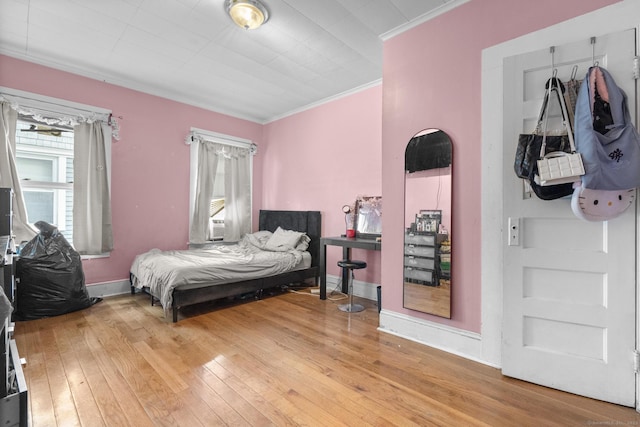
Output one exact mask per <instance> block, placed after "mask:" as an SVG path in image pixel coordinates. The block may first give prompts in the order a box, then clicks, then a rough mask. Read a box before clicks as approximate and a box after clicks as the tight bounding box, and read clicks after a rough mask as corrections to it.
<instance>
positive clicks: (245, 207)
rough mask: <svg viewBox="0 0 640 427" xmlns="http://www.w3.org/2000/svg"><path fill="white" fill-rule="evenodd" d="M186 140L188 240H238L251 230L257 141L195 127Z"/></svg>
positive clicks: (195, 242) (198, 242)
mask: <svg viewBox="0 0 640 427" xmlns="http://www.w3.org/2000/svg"><path fill="white" fill-rule="evenodd" d="M186 142H187V144H189V145H190V146H191V163H190V169H191V180H190V181H191V188H190V203H189V212H190V216H189V218H190V233H189V242H190V243H192V244H205V243H208V242H212V241H222V240H224V241H237V240H239V239H240V238H241V237H242V235H244V234H246V233H248V232H250V231H251V200H252V186H251V181H252V169H253V155H254V154H255V153H256V146H255V144H253V143H252V142H251V141H248V140H245V139H240V138H235V137H232V136H228V135H223V134H218V133H215V132H210V131H204V130H201V129H195V128H192V129H191V133H190V134H189V135H188V136H187V139H186ZM203 153H204V154H203ZM203 156H205V158H203Z"/></svg>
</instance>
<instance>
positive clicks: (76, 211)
mask: <svg viewBox="0 0 640 427" xmlns="http://www.w3.org/2000/svg"><path fill="white" fill-rule="evenodd" d="M73 129H74V131H73V132H74V142H73V145H74V153H73V156H74V159H73V171H74V172H73V175H74V176H73V246H74V247H75V249H76V251H78V252H79V253H80V254H83V255H96V254H101V253H105V252H109V251H111V250H112V249H113V234H112V226H111V199H110V194H109V180H108V176H107V173H108V172H107V156H106V149H105V140H104V134H103V132H102V122H100V121H95V122H93V123H86V122H85V123H80V124H79V125H77V126H75V127H74V128H73Z"/></svg>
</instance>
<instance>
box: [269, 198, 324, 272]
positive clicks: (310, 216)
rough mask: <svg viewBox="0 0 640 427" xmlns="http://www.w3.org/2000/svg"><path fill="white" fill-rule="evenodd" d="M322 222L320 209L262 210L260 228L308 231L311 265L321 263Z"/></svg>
mask: <svg viewBox="0 0 640 427" xmlns="http://www.w3.org/2000/svg"><path fill="white" fill-rule="evenodd" d="M321 222H322V221H321V216H320V211H269V210H260V220H259V223H258V228H259V229H260V230H268V231H271V232H273V231H276V229H277V228H278V226H280V227H282V228H283V229H284V230H294V231H303V232H305V233H307V236H309V238H310V239H311V242H310V243H309V252H310V253H311V265H312V266H317V265H318V264H319V263H320V237H321Z"/></svg>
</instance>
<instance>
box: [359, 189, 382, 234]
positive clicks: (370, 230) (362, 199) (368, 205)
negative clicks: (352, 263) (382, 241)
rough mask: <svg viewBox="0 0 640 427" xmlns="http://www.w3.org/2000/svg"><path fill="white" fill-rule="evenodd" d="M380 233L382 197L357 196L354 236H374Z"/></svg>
mask: <svg viewBox="0 0 640 427" xmlns="http://www.w3.org/2000/svg"><path fill="white" fill-rule="evenodd" d="M381 235H382V197H380V196H358V198H357V200H356V236H357V237H362V238H375V237H380V236H381Z"/></svg>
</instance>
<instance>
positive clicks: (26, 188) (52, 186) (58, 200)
mask: <svg viewBox="0 0 640 427" xmlns="http://www.w3.org/2000/svg"><path fill="white" fill-rule="evenodd" d="M15 156H16V169H17V171H18V176H19V178H20V183H21V185H22V194H23V197H24V202H25V207H26V208H27V217H28V220H29V223H30V224H32V225H33V224H34V223H35V222H37V221H45V222H48V223H49V224H54V225H56V227H58V230H59V231H60V232H61V233H62V234H63V235H64V236H65V238H66V239H67V240H68V241H69V243H71V244H73V128H71V127H52V126H47V125H44V124H42V123H38V122H36V121H33V120H30V119H29V118H28V117H25V116H21V115H18V122H17V127H16V152H15Z"/></svg>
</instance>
